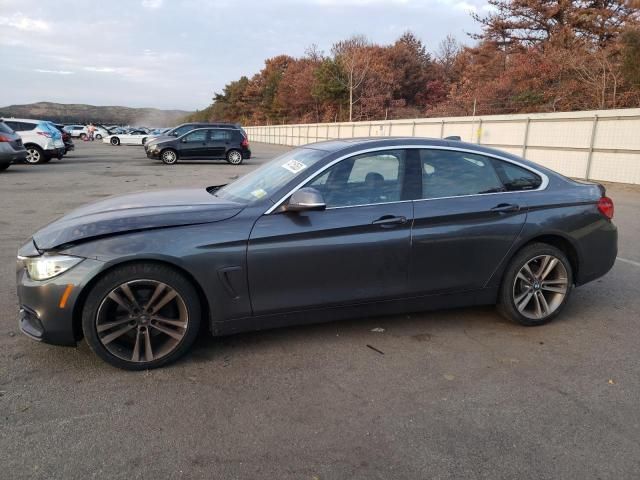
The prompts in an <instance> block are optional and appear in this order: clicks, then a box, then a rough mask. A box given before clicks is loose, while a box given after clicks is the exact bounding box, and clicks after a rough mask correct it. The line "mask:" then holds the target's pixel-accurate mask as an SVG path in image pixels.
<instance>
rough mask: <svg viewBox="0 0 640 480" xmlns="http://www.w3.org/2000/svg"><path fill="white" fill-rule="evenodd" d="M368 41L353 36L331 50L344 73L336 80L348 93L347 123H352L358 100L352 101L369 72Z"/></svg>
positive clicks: (359, 36)
mask: <svg viewBox="0 0 640 480" xmlns="http://www.w3.org/2000/svg"><path fill="white" fill-rule="evenodd" d="M369 46H370V43H369V40H367V38H366V37H365V36H363V35H355V36H353V37H351V38H349V39H348V40H343V41H341V42H338V43H336V44H335V45H334V46H333V48H332V49H331V51H332V53H333V55H334V57H335V59H336V62H337V63H338V65H340V67H341V69H342V71H343V72H344V77H338V78H336V80H337V81H338V82H339V83H340V84H341V85H343V86H344V87H345V88H346V89H347V91H348V92H349V121H350V122H351V121H353V106H354V105H355V104H356V103H357V102H358V100H359V99H354V97H355V93H356V91H357V90H358V88H360V86H361V85H362V83H363V82H364V80H365V78H366V77H367V73H368V71H369V63H370V57H369V52H368V51H367V47H369Z"/></svg>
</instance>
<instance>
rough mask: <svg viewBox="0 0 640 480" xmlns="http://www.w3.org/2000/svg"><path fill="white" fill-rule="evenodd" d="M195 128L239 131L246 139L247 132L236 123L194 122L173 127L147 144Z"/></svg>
mask: <svg viewBox="0 0 640 480" xmlns="http://www.w3.org/2000/svg"><path fill="white" fill-rule="evenodd" d="M196 128H233V129H237V130H240V131H241V132H242V134H243V135H244V136H245V138H248V135H247V132H246V131H245V130H244V129H243V128H242V127H241V126H240V125H239V124H237V123H220V122H216V123H210V122H196V123H182V124H180V125H178V126H176V127H173V128H171V129H169V130H167V131H166V132H164V133H163V134H162V135H158V136H157V137H155V138H152V139H150V140H149V141H148V142H147V144H148V145H149V146H151V145H153V144H154V143H155V142H161V141H164V140H167V139H170V138H171V137H174V138H175V137H181V136H183V135H184V134H185V133H189V132H190V131H191V130H195V129H196Z"/></svg>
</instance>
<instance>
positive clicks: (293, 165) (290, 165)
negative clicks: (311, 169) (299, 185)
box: [282, 160, 307, 173]
mask: <svg viewBox="0 0 640 480" xmlns="http://www.w3.org/2000/svg"><path fill="white" fill-rule="evenodd" d="M282 167H283V168H286V169H287V170H289V171H290V172H291V173H299V172H301V171H302V170H304V169H305V168H307V166H306V165H305V164H304V163H302V162H299V161H297V160H289V161H288V162H287V163H285V164H284V165H282Z"/></svg>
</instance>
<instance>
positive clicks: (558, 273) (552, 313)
mask: <svg viewBox="0 0 640 480" xmlns="http://www.w3.org/2000/svg"><path fill="white" fill-rule="evenodd" d="M572 288H573V271H572V268H571V263H570V262H569V260H568V259H567V256H566V255H565V254H564V252H562V250H560V249H559V248H556V247H554V246H552V245H548V244H546V243H534V244H531V245H528V246H526V247H525V248H523V249H522V250H521V251H520V252H519V253H518V254H517V255H516V256H515V257H514V258H513V260H512V261H511V263H510V264H509V267H508V268H507V271H506V272H505V275H504V277H503V279H502V286H501V288H500V297H499V304H498V309H499V310H500V312H501V313H502V314H503V315H504V316H505V317H507V318H509V319H511V320H513V321H515V322H517V323H519V324H521V325H525V326H536V325H543V324H545V323H548V322H550V321H551V320H553V319H554V318H555V317H556V316H558V314H560V312H561V311H562V309H563V308H564V306H565V305H566V303H567V301H568V299H569V296H570V294H571V289H572Z"/></svg>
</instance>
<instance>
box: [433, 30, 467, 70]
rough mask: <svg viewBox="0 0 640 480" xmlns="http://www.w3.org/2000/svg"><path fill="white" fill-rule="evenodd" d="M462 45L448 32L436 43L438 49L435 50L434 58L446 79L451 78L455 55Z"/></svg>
mask: <svg viewBox="0 0 640 480" xmlns="http://www.w3.org/2000/svg"><path fill="white" fill-rule="evenodd" d="M461 49H462V45H461V44H460V42H458V40H456V38H455V37H454V36H453V35H451V34H448V35H447V36H446V37H444V39H442V40H441V41H440V43H439V44H438V50H437V52H436V60H437V61H438V63H439V64H440V65H441V66H442V70H443V71H444V74H445V77H446V78H447V80H449V79H450V78H451V71H452V70H453V64H454V63H455V61H456V57H457V56H458V54H459V53H460V50H461Z"/></svg>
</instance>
